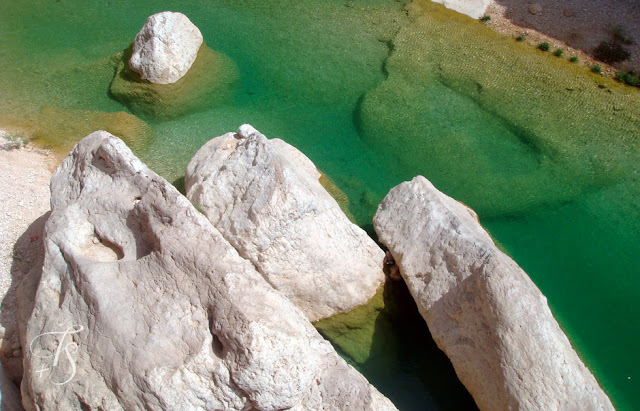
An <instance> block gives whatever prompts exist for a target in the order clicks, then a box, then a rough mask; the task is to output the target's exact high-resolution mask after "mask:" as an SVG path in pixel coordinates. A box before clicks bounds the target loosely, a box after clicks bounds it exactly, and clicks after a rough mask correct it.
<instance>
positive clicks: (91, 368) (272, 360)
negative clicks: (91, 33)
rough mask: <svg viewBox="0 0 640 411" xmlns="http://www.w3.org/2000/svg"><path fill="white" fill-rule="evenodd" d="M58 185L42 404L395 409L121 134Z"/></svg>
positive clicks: (39, 310) (93, 141)
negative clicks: (123, 139)
mask: <svg viewBox="0 0 640 411" xmlns="http://www.w3.org/2000/svg"><path fill="white" fill-rule="evenodd" d="M51 192H52V195H51V206H52V212H51V215H50V217H49V220H48V221H47V224H46V233H45V239H44V240H45V261H44V267H43V269H42V270H41V272H40V273H33V274H30V276H28V277H26V278H25V280H24V281H23V282H22V283H21V286H20V289H19V295H18V302H19V311H20V312H21V313H22V318H23V323H24V321H26V320H27V319H28V323H27V325H26V327H23V329H22V330H21V340H22V344H23V350H24V351H25V363H24V365H25V375H24V378H23V382H22V395H23V403H24V405H25V407H26V408H27V409H28V410H35V409H42V410H73V409H105V410H123V409H124V410H140V409H148V410H187V409H206V410H222V409H224V410H247V409H257V410H280V409H289V408H291V409H295V410H302V409H354V410H355V409H358V410H387V409H389V410H393V409H395V408H394V407H393V405H392V404H391V403H390V402H389V401H388V400H387V399H386V398H385V397H383V396H382V395H381V394H380V393H379V392H378V391H376V389H375V388H373V387H372V386H371V385H370V384H369V383H368V382H367V381H366V379H365V378H364V377H362V376H361V375H360V374H359V373H358V372H356V371H355V370H354V369H353V368H351V367H350V366H349V365H347V364H346V362H344V361H343V360H342V359H341V358H340V357H339V356H338V355H337V353H336V352H335V351H334V350H333V348H332V347H331V345H330V344H329V343H328V342H326V341H325V340H323V339H322V338H321V337H320V335H319V334H318V333H317V332H316V330H315V329H314V328H313V326H312V325H311V324H310V323H309V322H308V320H307V319H306V318H305V317H304V315H303V313H302V312H301V311H300V310H298V309H297V308H296V307H295V306H294V305H293V304H291V302H289V301H288V300H287V299H286V298H284V297H283V296H282V295H281V294H280V293H279V292H277V291H275V290H274V289H273V288H272V287H271V286H269V285H268V284H267V283H266V281H264V279H263V278H262V276H261V275H260V274H259V273H258V272H256V271H255V269H254V268H253V266H252V265H251V263H250V262H248V261H246V260H244V259H243V258H241V257H240V256H239V255H238V253H237V252H236V251H235V250H234V249H233V247H231V245H229V243H228V242H227V241H226V240H225V239H224V238H223V237H222V236H221V235H220V233H219V232H218V231H217V230H216V229H215V228H214V227H213V226H212V225H211V223H210V222H209V221H208V220H207V219H206V218H205V217H204V216H203V215H202V214H201V213H199V212H198V211H197V210H196V209H195V208H194V207H193V206H192V205H191V203H189V201H188V200H187V199H186V198H185V197H184V196H182V195H181V194H180V193H179V192H178V191H177V190H176V189H175V188H174V187H173V186H171V185H170V184H169V183H168V182H167V181H165V180H164V179H162V178H161V177H159V176H158V175H157V174H155V173H153V172H152V171H151V170H149V169H148V168H147V167H146V166H145V165H144V164H143V163H142V162H141V161H140V160H138V159H137V158H136V157H135V156H134V155H133V154H132V153H131V151H130V150H129V149H128V148H127V147H126V146H125V145H124V143H123V142H122V141H121V140H120V139H118V138H116V137H113V136H111V135H110V134H108V133H106V132H103V131H98V132H95V133H93V134H91V135H89V136H87V137H86V138H84V139H83V140H82V141H81V142H80V143H78V145H77V146H76V147H75V148H74V150H73V151H72V152H71V154H70V155H69V157H67V159H66V160H65V161H64V163H63V164H62V166H61V167H60V168H59V169H58V170H57V171H56V172H55V173H54V176H53V178H52V180H51ZM34 294H35V297H34ZM47 333H48V334H47ZM56 353H58V354H59V356H58V357H57V362H56Z"/></svg>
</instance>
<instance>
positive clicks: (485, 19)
mask: <svg viewBox="0 0 640 411" xmlns="http://www.w3.org/2000/svg"><path fill="white" fill-rule="evenodd" d="M489 20H491V16H489V15H488V14H485V15H484V16H482V17H480V21H481V22H483V23H485V22H487V21H489Z"/></svg>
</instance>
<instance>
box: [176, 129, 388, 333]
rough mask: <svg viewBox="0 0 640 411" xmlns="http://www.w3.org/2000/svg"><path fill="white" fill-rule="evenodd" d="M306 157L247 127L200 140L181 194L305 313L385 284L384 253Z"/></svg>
mask: <svg viewBox="0 0 640 411" xmlns="http://www.w3.org/2000/svg"><path fill="white" fill-rule="evenodd" d="M319 178H320V173H319V172H318V170H317V169H316V167H315V166H314V164H313V163H312V162H311V160H309V159H308V158H307V157H306V156H305V155H304V154H302V153H301V152H300V151H298V150H297V149H296V148H294V147H292V146H290V145H289V144H287V143H285V142H284V141H282V140H279V139H271V140H268V139H267V138H266V137H265V136H264V135H262V134H260V133H259V132H257V131H256V130H255V129H254V128H253V127H251V126H249V125H243V126H241V127H240V129H239V130H238V132H237V133H227V134H225V135H223V136H220V137H217V138H214V139H213V140H211V141H209V142H208V143H207V144H205V145H204V146H203V147H202V148H201V149H200V150H199V151H198V153H196V155H195V156H194V157H193V159H192V160H191V162H190V163H189V165H188V166H187V171H186V175H185V187H186V191H187V197H188V198H189V199H190V200H191V202H192V203H193V204H195V205H196V206H197V207H200V209H201V210H202V212H203V213H204V214H205V215H206V216H207V218H209V220H210V221H211V222H212V223H213V225H214V226H215V227H216V228H218V230H220V232H221V233H222V235H223V236H224V237H225V238H226V239H227V240H228V241H229V242H230V243H231V244H232V245H233V246H234V247H235V248H236V250H238V252H239V253H240V255H241V256H243V257H244V258H246V259H248V260H250V261H251V262H252V263H253V264H254V266H255V267H256V268H257V270H258V271H259V272H260V273H261V274H262V275H263V276H264V278H265V279H266V280H267V281H268V282H269V284H271V285H272V286H273V287H275V288H276V289H277V290H279V291H280V292H282V293H283V294H284V295H285V296H287V297H288V298H289V299H290V300H291V301H292V302H293V303H294V304H295V305H296V306H298V307H299V308H300V309H301V310H302V311H304V313H305V314H306V315H307V317H308V318H309V319H310V320H312V321H315V320H318V319H321V318H325V317H328V316H330V315H333V314H336V313H339V312H343V311H347V310H350V309H352V308H354V307H356V306H359V305H362V304H365V303H366V302H367V301H368V300H369V299H371V297H373V295H374V294H375V293H376V290H377V289H378V287H379V286H380V284H381V283H382V282H383V281H384V274H383V271H382V260H383V258H384V252H383V251H382V250H381V249H380V247H378V246H377V245H376V244H375V242H374V241H373V240H372V239H371V238H370V237H369V236H368V235H367V234H366V233H365V232H364V231H363V230H362V229H360V228H359V227H358V226H356V225H355V224H353V223H351V222H350V221H349V219H348V218H347V217H346V216H345V214H344V213H343V212H342V211H341V210H340V207H339V205H338V204H337V203H336V201H335V200H334V199H333V198H332V197H331V195H329V193H327V191H326V190H325V189H324V188H323V187H322V186H321V184H320V183H319V181H318V179H319Z"/></svg>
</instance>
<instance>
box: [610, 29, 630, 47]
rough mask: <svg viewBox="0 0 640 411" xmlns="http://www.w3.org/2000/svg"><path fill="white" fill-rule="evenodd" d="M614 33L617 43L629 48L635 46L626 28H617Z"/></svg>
mask: <svg viewBox="0 0 640 411" xmlns="http://www.w3.org/2000/svg"><path fill="white" fill-rule="evenodd" d="M612 32H613V38H614V39H615V41H617V42H619V43H622V44H626V45H629V46H630V45H632V44H635V40H634V39H633V38H632V37H631V36H630V35H629V32H628V31H627V29H625V28H624V27H622V26H615V27H614V28H613V30H612Z"/></svg>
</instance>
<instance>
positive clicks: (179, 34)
mask: <svg viewBox="0 0 640 411" xmlns="http://www.w3.org/2000/svg"><path fill="white" fill-rule="evenodd" d="M202 40H203V39H202V33H200V30H199V29H198V28H197V27H196V26H195V25H194V24H193V23H191V20H189V18H188V17H187V16H185V15H184V14H182V13H176V12H171V11H164V12H162V13H157V14H154V15H152V16H149V18H148V19H147V21H146V22H145V23H144V26H142V29H141V30H140V32H139V33H138V35H137V36H136V38H135V41H134V43H133V54H132V55H131V59H130V60H129V67H130V68H131V69H132V70H133V71H135V72H137V73H139V74H140V76H141V77H142V78H143V79H145V80H148V81H150V82H152V83H156V84H171V83H175V82H176V81H178V80H180V78H182V76H184V75H185V74H186V73H187V71H189V68H191V65H192V64H193V62H194V61H195V59H196V57H197V55H198V49H200V45H202Z"/></svg>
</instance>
